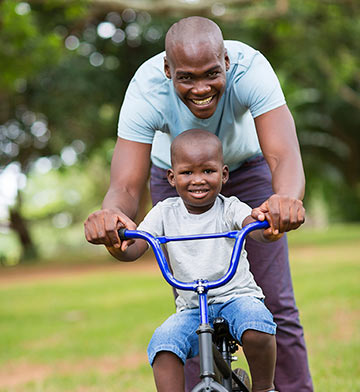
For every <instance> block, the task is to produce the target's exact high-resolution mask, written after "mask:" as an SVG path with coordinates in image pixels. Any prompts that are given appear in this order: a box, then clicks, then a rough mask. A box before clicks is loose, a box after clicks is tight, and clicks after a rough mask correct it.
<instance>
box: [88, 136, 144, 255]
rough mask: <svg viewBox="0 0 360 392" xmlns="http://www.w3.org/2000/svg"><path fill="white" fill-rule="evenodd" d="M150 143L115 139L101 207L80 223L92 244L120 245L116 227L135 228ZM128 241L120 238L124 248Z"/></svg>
mask: <svg viewBox="0 0 360 392" xmlns="http://www.w3.org/2000/svg"><path fill="white" fill-rule="evenodd" d="M150 152H151V144H145V143H138V142H132V141H129V140H125V139H122V138H118V140H117V142H116V146H115V149H114V154H113V158H112V161H111V175H110V186H109V189H108V191H107V193H106V196H105V198H104V201H103V204H102V209H101V210H99V211H95V212H94V213H92V214H91V215H90V216H89V217H88V218H87V220H86V221H85V223H84V226H85V236H86V239H87V240H88V241H89V242H91V243H92V244H104V245H106V246H107V247H114V248H120V245H121V241H120V238H119V236H118V233H117V230H118V229H119V228H120V227H122V226H125V227H127V228H128V229H135V228H136V225H135V223H134V222H133V221H132V219H134V218H135V215H136V212H137V209H138V206H139V201H140V197H141V193H142V191H143V189H144V186H145V184H146V180H147V178H148V174H149V168H150ZM131 242H132V241H124V242H123V245H122V249H123V250H125V248H126V247H127V245H128V244H130V243H131Z"/></svg>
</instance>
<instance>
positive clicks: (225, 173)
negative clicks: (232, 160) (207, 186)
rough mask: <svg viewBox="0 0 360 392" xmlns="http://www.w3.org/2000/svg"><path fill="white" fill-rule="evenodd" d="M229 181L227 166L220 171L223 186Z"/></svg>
mask: <svg viewBox="0 0 360 392" xmlns="http://www.w3.org/2000/svg"><path fill="white" fill-rule="evenodd" d="M228 179H229V167H228V166H227V165H224V166H223V169H222V183H223V185H225V184H226V183H227V182H228Z"/></svg>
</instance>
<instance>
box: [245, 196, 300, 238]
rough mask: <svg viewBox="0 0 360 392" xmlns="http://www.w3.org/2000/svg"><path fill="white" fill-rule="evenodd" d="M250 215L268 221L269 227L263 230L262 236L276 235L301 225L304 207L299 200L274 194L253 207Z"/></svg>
mask: <svg viewBox="0 0 360 392" xmlns="http://www.w3.org/2000/svg"><path fill="white" fill-rule="evenodd" d="M251 216H252V217H253V218H254V219H256V220H260V221H263V220H265V219H266V220H267V221H268V222H269V224H270V227H269V228H268V229H266V230H264V236H269V237H270V236H272V235H274V236H277V235H278V234H279V233H285V232H287V231H290V230H295V229H297V228H298V227H299V226H301V225H302V224H303V223H304V221H305V208H304V207H303V203H302V201H301V200H298V199H292V198H290V197H288V196H285V195H277V194H275V195H272V196H271V197H270V198H269V199H268V200H266V201H264V203H262V204H261V205H260V206H259V207H257V208H254V209H253V210H252V212H251Z"/></svg>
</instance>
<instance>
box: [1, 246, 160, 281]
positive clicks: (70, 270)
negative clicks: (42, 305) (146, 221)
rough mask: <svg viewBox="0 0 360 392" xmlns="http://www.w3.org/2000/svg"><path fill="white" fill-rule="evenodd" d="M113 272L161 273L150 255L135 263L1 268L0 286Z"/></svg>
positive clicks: (108, 262) (104, 261)
mask: <svg viewBox="0 0 360 392" xmlns="http://www.w3.org/2000/svg"><path fill="white" fill-rule="evenodd" d="M106 271H113V272H114V273H116V272H118V273H124V272H128V273H132V272H133V273H138V272H139V271H141V272H146V273H154V274H156V273H160V272H159V267H158V266H157V264H156V260H155V258H154V257H153V256H152V255H151V254H150V253H149V254H146V255H145V256H143V257H142V258H141V259H139V260H137V261H136V262H134V263H122V262H116V261H115V262H114V261H112V260H111V259H109V261H106V260H102V261H100V262H99V263H95V262H93V261H92V262H91V263H88V264H85V263H82V264H69V263H68V264H62V265H61V264H54V265H52V264H50V263H49V264H39V265H37V264H32V265H18V266H16V267H0V286H1V287H5V286H9V285H12V284H16V283H23V282H26V281H31V282H34V281H40V280H46V279H49V278H50V277H51V278H56V279H57V278H59V279H61V278H67V277H73V276H74V275H80V274H97V273H99V272H106Z"/></svg>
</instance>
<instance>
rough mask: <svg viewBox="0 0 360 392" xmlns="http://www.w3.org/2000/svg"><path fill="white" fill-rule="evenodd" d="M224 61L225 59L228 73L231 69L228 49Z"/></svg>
mask: <svg viewBox="0 0 360 392" xmlns="http://www.w3.org/2000/svg"><path fill="white" fill-rule="evenodd" d="M224 59H225V69H226V70H227V71H228V70H229V69H230V59H229V56H228V54H227V50H226V49H225V54H224Z"/></svg>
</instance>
